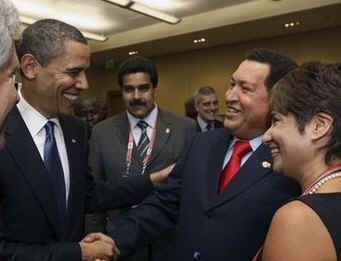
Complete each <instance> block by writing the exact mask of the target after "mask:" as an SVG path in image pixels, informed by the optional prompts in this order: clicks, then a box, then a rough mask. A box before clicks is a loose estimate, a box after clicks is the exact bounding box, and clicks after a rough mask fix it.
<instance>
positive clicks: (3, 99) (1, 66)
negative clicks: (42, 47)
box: [0, 0, 19, 149]
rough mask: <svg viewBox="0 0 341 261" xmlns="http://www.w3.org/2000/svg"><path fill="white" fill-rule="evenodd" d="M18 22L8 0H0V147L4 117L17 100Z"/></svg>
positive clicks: (11, 4)
mask: <svg viewBox="0 0 341 261" xmlns="http://www.w3.org/2000/svg"><path fill="white" fill-rule="evenodd" d="M18 24H19V16H18V12H17V9H16V8H15V7H14V5H13V3H12V2H11V1H10V0H0V149H2V148H3V147H4V145H5V125H6V118H7V115H8V113H9V112H10V110H11V109H12V108H13V107H14V105H15V103H16V102H17V101H18V94H17V91H16V90H15V87H14V83H15V72H16V70H17V68H18V58H17V52H16V50H15V46H14V41H13V39H12V35H13V31H14V29H15V28H16V27H17V26H18Z"/></svg>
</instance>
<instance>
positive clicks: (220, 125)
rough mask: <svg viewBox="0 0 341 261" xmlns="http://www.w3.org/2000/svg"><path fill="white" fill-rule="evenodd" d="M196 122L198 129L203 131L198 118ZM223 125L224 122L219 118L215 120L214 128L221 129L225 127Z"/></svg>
mask: <svg viewBox="0 0 341 261" xmlns="http://www.w3.org/2000/svg"><path fill="white" fill-rule="evenodd" d="M195 122H196V124H197V131H198V132H201V128H200V125H199V123H198V120H197V119H196V120H195ZM223 127H224V124H223V123H222V122H221V121H218V120H215V121H214V129H219V128H223Z"/></svg>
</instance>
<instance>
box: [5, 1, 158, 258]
mask: <svg viewBox="0 0 341 261" xmlns="http://www.w3.org/2000/svg"><path fill="white" fill-rule="evenodd" d="M1 7H2V6H1ZM18 56H19V60H20V64H21V73H22V88H21V89H20V90H19V92H20V95H21V99H20V102H19V103H18V104H17V106H16V107H15V108H14V109H13V110H12V111H11V112H10V114H9V117H8V126H7V129H6V141H7V145H6V147H5V149H4V150H3V151H1V152H0V162H2V163H3V164H1V165H0V173H1V175H0V184H1V201H0V208H1V212H0V259H1V260H6V261H7V260H16V261H25V260H30V261H41V260H45V261H50V260H51V261H52V260H53V261H65V260H75V261H80V260H86V261H87V260H94V259H95V258H100V259H105V260H108V259H111V258H112V257H114V256H115V254H116V253H117V249H116V248H115V245H114V243H113V241H112V240H111V239H109V238H107V237H105V236H104V235H102V238H103V240H100V241H96V242H92V243H91V242H84V241H83V240H82V238H83V237H84V236H85V234H84V218H85V213H86V212H87V211H94V210H97V211H98V210H103V209H113V208H116V207H123V206H129V205H131V204H134V203H135V202H139V201H140V200H141V199H143V198H144V197H145V196H146V194H147V193H149V191H150V189H152V188H153V183H152V181H153V180H154V181H155V179H156V180H157V177H158V176H156V178H155V175H154V174H151V175H150V176H147V177H141V178H138V179H137V180H136V179H135V180H133V181H131V180H130V179H125V182H122V183H120V184H110V185H108V184H107V185H106V184H104V183H97V184H95V183H94V182H93V179H92V176H91V175H90V174H89V168H88V164H87V163H88V133H87V128H86V125H85V124H84V123H83V122H82V121H80V120H77V119H76V118H74V117H72V116H70V115H71V114H72V112H73V107H74V104H75V102H76V100H77V99H78V98H79V95H80V94H81V93H82V92H83V91H84V90H86V89H87V88H88V83H87V79H86V75H85V71H86V70H87V69H88V67H89V65H90V52H89V47H88V44H87V40H86V39H85V38H84V36H83V35H82V34H81V32H80V31H79V30H78V29H76V28H75V27H73V26H71V25H68V24H66V23H63V22H61V21H57V20H53V19H45V20H40V21H38V22H36V23H34V24H32V25H30V26H28V27H27V28H26V29H25V30H24V31H23V33H22V36H21V38H20V41H19V46H18Z"/></svg>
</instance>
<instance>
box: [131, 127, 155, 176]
mask: <svg viewBox="0 0 341 261" xmlns="http://www.w3.org/2000/svg"><path fill="white" fill-rule="evenodd" d="M157 123H158V120H156V123H155V127H154V128H152V129H153V132H152V137H151V140H150V142H149V144H148V149H147V153H146V155H145V156H144V159H143V167H142V172H141V175H143V174H144V172H145V170H146V167H147V162H148V160H149V157H150V154H151V153H152V150H153V147H154V143H155V137H156V127H157ZM133 148H134V136H133V128H132V126H130V132H129V140H128V148H127V154H126V176H128V175H129V171H130V166H131V162H132V156H133Z"/></svg>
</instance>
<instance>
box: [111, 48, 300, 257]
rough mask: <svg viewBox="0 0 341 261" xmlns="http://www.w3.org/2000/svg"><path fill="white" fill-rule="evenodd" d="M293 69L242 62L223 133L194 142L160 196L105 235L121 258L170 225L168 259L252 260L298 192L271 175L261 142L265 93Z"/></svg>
mask: <svg viewBox="0 0 341 261" xmlns="http://www.w3.org/2000/svg"><path fill="white" fill-rule="evenodd" d="M295 67H296V64H295V62H294V61H292V60H291V59H290V58H288V57H285V56H283V55H280V54H277V53H276V52H273V51H271V50H266V49H255V50H253V51H252V52H251V53H250V54H249V55H248V56H247V57H246V59H245V60H244V61H243V62H242V63H241V64H240V65H239V67H238V69H237V70H236V71H235V72H234V73H233V75H232V80H231V87H230V88H229V89H228V90H227V92H226V95H225V102H226V118H225V121H224V126H225V129H226V130H225V129H222V128H221V129H217V130H215V131H209V132H205V133H202V134H200V135H198V136H197V137H196V138H195V140H194V141H193V143H192V145H191V146H190V148H189V150H188V151H187V152H186V153H185V154H184V155H183V157H181V160H180V161H179V162H178V163H177V165H176V167H175V169H174V170H173V172H172V173H171V174H170V176H169V178H168V179H167V189H164V190H162V191H155V193H153V194H152V195H150V196H149V197H148V198H147V199H145V200H144V201H143V202H142V203H141V204H140V205H139V207H138V208H136V209H134V210H132V211H131V213H130V214H129V216H128V217H127V218H126V219H125V220H124V221H122V223H121V224H119V226H117V228H116V229H114V230H113V231H112V232H111V233H110V236H111V237H112V238H114V240H115V241H116V243H117V245H118V247H119V248H120V251H121V256H127V255H129V254H131V253H132V252H134V251H135V249H136V247H137V246H138V245H139V244H141V243H142V242H144V241H146V240H150V239H153V238H157V237H158V235H159V233H161V232H162V231H164V230H167V229H169V228H171V227H173V226H174V225H175V224H176V223H177V224H178V227H177V230H176V231H177V234H176V237H175V240H174V248H173V249H172V251H170V255H169V257H170V258H169V260H214V261H226V260H239V261H244V260H245V261H250V260H251V259H252V257H253V256H254V255H255V254H256V252H257V250H258V248H259V247H260V246H261V245H262V243H263V240H264V237H265V234H266V231H267V229H268V225H269V222H270V219H271V217H272V215H273V213H274V211H275V210H276V209H277V208H278V207H279V206H280V205H281V204H282V203H283V202H285V201H286V200H288V199H289V198H290V197H293V196H296V195H298V193H299V187H298V186H297V184H295V183H294V182H293V181H290V180H288V179H286V178H285V177H283V176H280V175H278V174H275V173H273V171H272V169H271V155H270V152H269V150H268V149H267V148H266V147H265V146H264V145H263V144H262V143H261V137H262V135H263V133H264V132H265V130H266V129H267V128H268V127H269V124H268V123H269V116H270V115H269V98H270V93H269V91H270V89H271V88H272V86H273V85H274V84H275V83H276V82H277V81H278V80H279V79H280V78H281V77H283V76H284V75H285V74H286V73H287V72H288V71H290V70H292V69H293V68H295ZM241 145H242V146H241ZM241 148H242V150H241ZM236 152H237V153H236ZM240 165H241V167H240ZM239 167H240V168H239ZM238 168H239V170H238ZM232 170H233V171H232ZM228 175H229V176H228ZM233 175H235V176H233ZM228 179H230V183H228V182H226V181H228Z"/></svg>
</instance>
